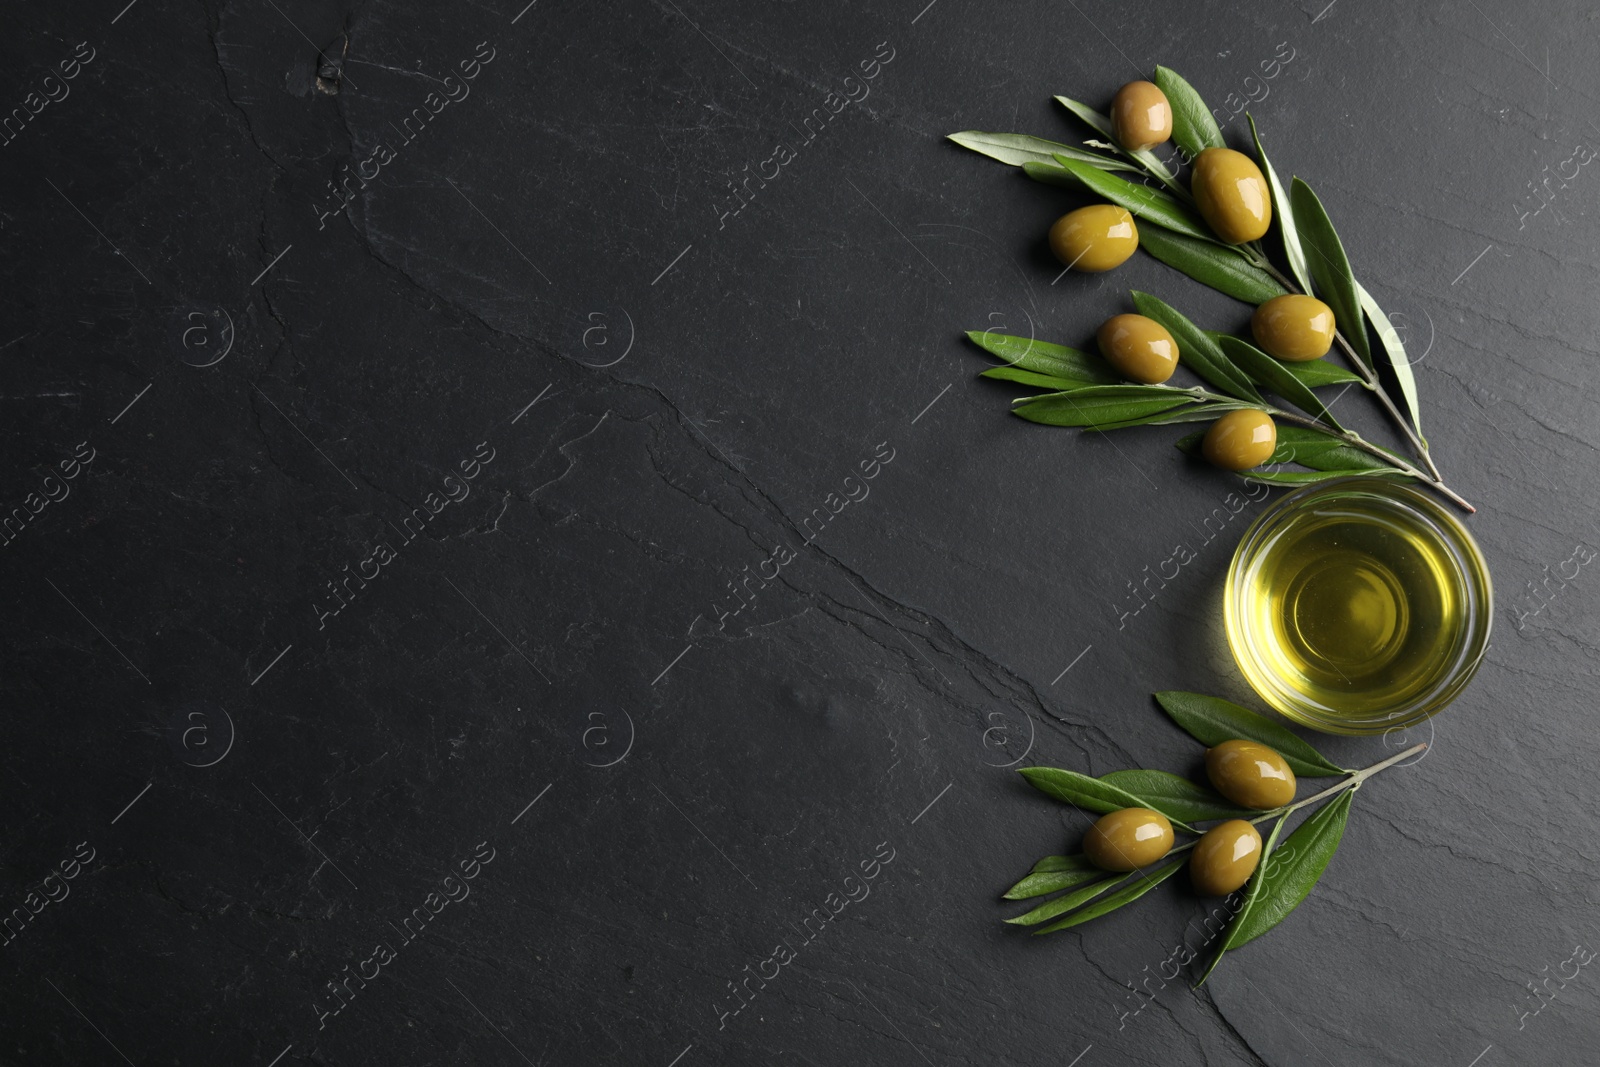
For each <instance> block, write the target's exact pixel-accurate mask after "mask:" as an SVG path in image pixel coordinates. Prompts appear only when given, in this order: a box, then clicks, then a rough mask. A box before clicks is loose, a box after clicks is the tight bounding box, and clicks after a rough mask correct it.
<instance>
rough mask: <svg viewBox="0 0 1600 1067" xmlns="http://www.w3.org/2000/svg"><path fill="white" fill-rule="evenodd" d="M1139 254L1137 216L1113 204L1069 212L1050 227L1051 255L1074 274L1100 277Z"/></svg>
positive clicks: (1093, 205) (1081, 208) (1096, 205)
mask: <svg viewBox="0 0 1600 1067" xmlns="http://www.w3.org/2000/svg"><path fill="white" fill-rule="evenodd" d="M1138 250H1139V228H1138V227H1137V226H1135V225H1134V224H1133V216H1132V215H1130V214H1128V212H1127V209H1125V208H1120V207H1116V206H1114V205H1112V204H1090V205H1089V206H1088V207H1080V208H1079V209H1078V210H1076V211H1069V212H1067V213H1066V214H1065V215H1062V216H1061V217H1060V218H1059V219H1057V220H1056V222H1055V225H1054V226H1051V227H1050V251H1052V252H1054V253H1055V254H1056V258H1057V259H1059V260H1060V261H1061V262H1063V263H1065V264H1066V265H1067V266H1069V267H1071V268H1072V269H1073V270H1081V271H1087V272H1089V273H1091V274H1098V273H1099V272H1100V271H1104V270H1110V269H1111V268H1112V267H1120V266H1122V264H1123V263H1125V262H1127V259H1128V257H1129V256H1131V255H1133V254H1134V253H1135V252H1136V251H1138Z"/></svg>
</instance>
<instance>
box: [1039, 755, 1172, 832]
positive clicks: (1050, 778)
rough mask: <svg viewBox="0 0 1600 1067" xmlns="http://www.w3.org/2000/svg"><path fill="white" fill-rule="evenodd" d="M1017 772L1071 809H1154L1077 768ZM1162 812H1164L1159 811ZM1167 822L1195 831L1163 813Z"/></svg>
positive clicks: (1103, 810) (1139, 798)
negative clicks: (1076, 769)
mask: <svg viewBox="0 0 1600 1067" xmlns="http://www.w3.org/2000/svg"><path fill="white" fill-rule="evenodd" d="M1017 773H1019V774H1021V775H1022V776H1023V777H1024V778H1026V779H1027V780H1028V784H1029V785H1031V786H1033V787H1034V788H1035V789H1037V790H1038V791H1039V792H1041V793H1043V794H1044V795H1045V796H1047V797H1054V798H1055V799H1056V800H1060V801H1063V802H1064V803H1067V804H1071V805H1072V806H1073V807H1075V808H1082V809H1083V810H1085V811H1092V812H1095V813H1096V814H1099V815H1105V814H1107V813H1109V812H1113V811H1120V810H1121V809H1123V808H1153V810H1156V811H1160V810H1161V809H1160V808H1154V807H1153V805H1152V804H1150V803H1149V802H1147V801H1146V800H1145V798H1143V797H1141V796H1137V795H1135V794H1133V793H1130V792H1128V791H1127V790H1126V789H1122V788H1120V787H1118V786H1115V785H1112V784H1111V783H1109V782H1105V781H1102V780H1101V779H1099V778H1091V777H1089V776H1088V775H1087V774H1079V773H1078V772H1077V771H1065V770H1062V769H1061V768H1060V767H1023V768H1021V769H1020V770H1019V771H1018V772H1017ZM1162 814H1163V815H1165V814H1166V813H1165V812H1162ZM1167 821H1168V822H1170V823H1172V828H1173V829H1174V830H1181V831H1183V832H1184V833H1186V834H1192V833H1194V832H1195V830H1194V827H1192V826H1190V825H1189V824H1188V823H1186V822H1184V821H1183V820H1182V819H1174V818H1173V817H1172V816H1170V815H1168V816H1167Z"/></svg>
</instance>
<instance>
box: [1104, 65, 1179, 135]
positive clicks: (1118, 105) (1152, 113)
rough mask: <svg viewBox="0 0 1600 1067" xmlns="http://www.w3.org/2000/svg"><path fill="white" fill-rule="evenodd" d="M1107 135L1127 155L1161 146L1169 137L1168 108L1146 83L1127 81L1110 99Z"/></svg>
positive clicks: (1163, 96)
mask: <svg viewBox="0 0 1600 1067" xmlns="http://www.w3.org/2000/svg"><path fill="white" fill-rule="evenodd" d="M1111 132H1112V134H1113V135H1115V137H1116V138H1117V143H1118V144H1120V145H1122V147H1123V148H1126V149H1127V150H1128V151H1130V152H1140V151H1143V150H1145V149H1148V148H1154V147H1155V146H1156V145H1158V144H1164V143H1166V142H1167V141H1168V140H1169V139H1171V137H1172V105H1171V104H1169V103H1167V94H1166V93H1164V92H1162V91H1161V90H1160V89H1158V88H1156V87H1155V85H1154V84H1152V83H1150V82H1129V83H1128V84H1127V85H1124V86H1123V87H1122V88H1120V89H1118V90H1117V95H1116V96H1114V97H1112V98H1111Z"/></svg>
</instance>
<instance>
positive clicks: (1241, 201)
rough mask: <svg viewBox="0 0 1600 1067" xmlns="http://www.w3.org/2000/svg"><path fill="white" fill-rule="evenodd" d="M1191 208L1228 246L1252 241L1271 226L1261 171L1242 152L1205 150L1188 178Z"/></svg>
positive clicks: (1219, 149) (1269, 203) (1217, 149)
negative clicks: (1193, 208) (1203, 218)
mask: <svg viewBox="0 0 1600 1067" xmlns="http://www.w3.org/2000/svg"><path fill="white" fill-rule="evenodd" d="M1189 189H1190V191H1191V192H1193V193H1194V202H1195V206H1196V207H1198V208H1199V209H1200V214H1201V215H1203V216H1205V220H1206V222H1207V223H1208V224H1209V225H1210V226H1211V229H1212V230H1214V231H1215V232H1216V235H1217V236H1218V237H1220V238H1222V239H1223V240H1224V241H1226V242H1228V243H1229V244H1231V245H1236V244H1243V243H1244V242H1245V241H1254V240H1255V239H1256V238H1258V237H1260V236H1261V235H1262V234H1264V233H1266V232H1267V227H1269V226H1271V225H1272V195H1271V194H1270V193H1269V192H1268V191H1267V180H1266V179H1265V178H1263V177H1262V176H1261V168H1260V167H1257V166H1256V165H1255V161H1254V160H1252V159H1251V158H1250V157H1249V156H1247V155H1245V154H1244V153H1243V152H1235V151H1234V150H1233V149H1231V148H1208V149H1206V150H1205V151H1204V152H1201V153H1200V154H1199V155H1198V156H1196V157H1195V160H1194V176H1193V177H1192V178H1190V179H1189Z"/></svg>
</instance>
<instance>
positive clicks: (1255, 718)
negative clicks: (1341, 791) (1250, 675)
mask: <svg viewBox="0 0 1600 1067" xmlns="http://www.w3.org/2000/svg"><path fill="white" fill-rule="evenodd" d="M1155 697H1156V703H1158V704H1160V705H1161V710H1162V711H1165V712H1166V713H1167V714H1168V715H1169V716H1171V717H1172V721H1173V722H1175V723H1177V724H1178V725H1179V726H1181V727H1182V728H1183V730H1184V732H1186V733H1187V734H1188V735H1189V736H1190V737H1193V738H1194V739H1195V740H1196V741H1199V742H1200V743H1201V744H1202V745H1205V746H1206V747H1208V748H1209V747H1211V746H1214V745H1220V744H1221V743H1222V742H1224V741H1229V740H1232V739H1234V738H1243V739H1244V740H1246V741H1258V742H1260V743H1261V744H1263V745H1266V746H1267V747H1268V748H1273V749H1276V750H1277V751H1278V753H1279V754H1280V755H1282V756H1283V758H1284V761H1285V762H1286V763H1288V764H1289V767H1290V769H1291V770H1293V771H1294V773H1295V774H1297V775H1299V776H1300V777H1302V778H1326V777H1328V776H1330V775H1335V774H1348V773H1350V772H1348V771H1346V770H1345V769H1344V768H1343V767H1340V766H1339V765H1337V764H1335V763H1333V762H1331V761H1330V760H1329V759H1328V758H1327V757H1326V756H1324V755H1322V754H1321V753H1320V752H1318V751H1317V750H1316V749H1314V748H1312V747H1311V746H1310V745H1309V744H1307V743H1306V742H1305V741H1304V740H1302V739H1301V738H1300V737H1299V735H1297V734H1293V733H1290V732H1289V729H1288V728H1287V727H1285V726H1281V725H1279V724H1278V723H1275V722H1273V721H1272V720H1271V719H1269V718H1267V717H1266V716H1265V715H1261V714H1259V713H1257V712H1254V711H1251V710H1250V709H1249V708H1241V707H1240V706H1239V705H1237V704H1234V703H1232V702H1231V701H1227V700H1223V699H1222V698H1221V697H1209V696H1204V695H1202V694H1200V693H1185V692H1182V691H1179V690H1170V689H1169V690H1167V691H1165V692H1161V693H1157V694H1155Z"/></svg>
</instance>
